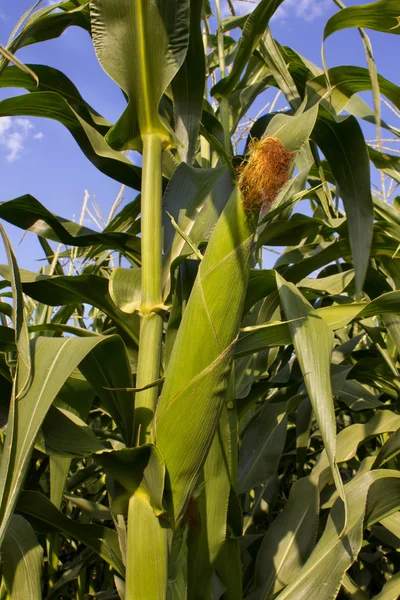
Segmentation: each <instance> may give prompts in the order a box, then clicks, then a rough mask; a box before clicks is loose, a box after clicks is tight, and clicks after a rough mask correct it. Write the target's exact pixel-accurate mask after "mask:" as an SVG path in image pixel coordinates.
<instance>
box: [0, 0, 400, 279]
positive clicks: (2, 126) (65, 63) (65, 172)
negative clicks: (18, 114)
mask: <svg viewBox="0 0 400 600" xmlns="http://www.w3.org/2000/svg"><path fill="white" fill-rule="evenodd" d="M221 2H222V5H225V8H224V11H225V15H226V16H227V15H228V10H227V2H226V0H221ZM31 3H32V0H1V4H0V43H1V44H3V45H5V44H6V42H7V39H8V36H9V34H10V32H11V30H12V28H13V27H14V25H15V23H16V22H17V20H18V18H19V17H20V16H21V14H22V13H23V12H24V11H26V10H27V9H28V8H30V6H31ZM45 3H46V0H44V2H43V5H44V4H45ZM48 3H50V2H48ZM363 3H364V2H362V1H359V0H352V2H351V4H363ZM233 4H234V6H235V9H236V10H237V12H241V13H243V12H249V10H251V9H252V8H253V7H254V4H255V3H254V2H250V1H240V0H234V1H233ZM336 11H337V7H336V6H335V5H334V3H333V1H332V0H285V2H284V3H283V5H282V7H281V8H280V9H279V11H278V12H277V14H276V15H275V17H274V19H273V21H272V23H271V29H272V33H273V35H274V36H275V38H276V39H277V40H278V41H279V42H280V43H281V44H284V45H289V46H292V47H293V48H294V49H295V50H297V51H298V52H300V53H301V54H303V55H304V56H306V57H307V58H308V59H309V60H312V61H313V62H315V63H317V64H318V65H321V40H322V31H323V26H324V24H325V22H326V20H327V18H328V17H329V16H330V15H331V14H333V13H334V12H336ZM369 33H370V38H371V41H372V44H373V48H374V53H375V57H376V62H377V65H378V70H379V72H380V73H381V74H382V75H384V76H385V77H387V78H389V79H391V80H392V81H394V83H396V84H397V85H400V74H399V70H398V56H399V50H400V45H399V42H400V40H399V37H398V36H389V35H385V34H380V33H376V32H369ZM326 50H327V60H328V65H329V66H330V67H332V66H336V65H340V64H343V65H346V64H355V65H360V66H365V56H364V50H363V46H362V43H361V40H360V36H359V34H358V33H357V31H355V30H347V31H343V32H339V33H336V34H334V35H333V36H332V37H331V38H330V39H328V41H327V44H326ZM18 57H19V58H20V60H22V61H23V62H25V63H33V64H35V63H36V64H47V65H50V66H52V67H55V68H57V69H60V70H61V71H63V72H64V73H65V74H66V75H67V76H68V77H70V79H71V80H72V81H73V82H74V83H75V85H76V86H77V87H78V89H79V90H80V92H81V94H82V96H83V97H84V98H85V100H86V101H87V102H89V103H90V104H91V105H92V106H93V107H94V108H96V110H98V111H99V112H100V113H101V114H103V115H104V116H105V117H106V118H107V119H109V120H110V121H111V122H115V121H116V119H117V118H118V117H119V116H120V114H121V112H122V111H123V109H124V106H125V101H124V99H123V96H122V94H121V92H120V91H119V89H118V88H117V86H116V85H115V84H114V83H113V82H112V81H111V80H110V79H109V78H108V77H107V75H106V74H105V73H104V72H103V71H102V69H101V68H100V66H99V64H98V62H97V59H96V56H95V54H94V51H93V48H92V44H91V40H90V38H89V36H88V35H87V34H86V33H85V32H83V31H81V30H79V29H77V28H70V29H68V30H67V31H66V32H65V33H64V35H63V36H62V37H61V38H59V39H57V40H54V41H49V42H45V43H42V44H36V45H33V46H29V47H28V48H24V49H22V50H21V51H19V52H18ZM20 93H21V90H10V89H5V90H4V89H2V90H0V100H1V99H3V98H6V97H9V96H11V95H16V94H20ZM368 97H369V96H368V95H364V98H366V99H368ZM390 122H392V123H393V124H394V125H397V126H398V125H399V124H398V123H396V122H395V117H394V116H393V115H392V116H391V118H390ZM366 135H367V137H371V138H372V137H374V133H373V128H372V127H371V128H368V129H367V130H366ZM0 174H1V187H0V202H3V201H7V200H11V199H13V198H16V197H18V196H20V195H22V194H25V193H30V194H32V195H33V196H35V197H36V198H37V199H38V200H39V201H40V202H42V204H44V205H45V206H46V207H47V208H48V209H49V210H51V211H52V212H54V213H56V214H59V215H61V216H63V217H65V218H69V219H74V218H75V220H79V216H80V212H81V207H82V202H83V198H84V195H85V190H87V191H88V192H89V194H90V200H89V207H91V202H92V200H93V198H95V199H96V201H97V203H98V205H99V207H100V209H101V211H102V213H103V215H104V216H107V215H108V212H109V210H110V208H111V206H112V204H113V202H114V200H115V197H116V196H117V194H118V192H119V189H120V185H119V184H118V183H117V182H115V181H113V180H111V179H109V178H108V177H106V176H105V175H103V174H101V173H100V172H99V171H97V169H96V168H95V167H94V166H93V165H92V164H91V163H90V162H89V161H88V160H87V159H86V158H85V156H84V155H83V154H82V153H81V151H80V149H79V147H78V146H77V144H76V142H75V141H74V139H73V138H72V137H71V135H70V134H69V132H68V131H67V130H66V129H65V128H63V126H62V125H60V124H58V123H56V122H54V121H49V120H45V119H36V118H29V119H23V118H19V119H8V118H3V119H1V118H0ZM134 195H135V192H134V191H133V190H129V189H127V190H126V191H125V194H124V201H125V202H128V201H130V200H132V199H133V197H134ZM91 210H92V212H93V209H91ZM85 223H86V224H87V225H88V226H91V227H93V228H94V229H96V228H97V227H96V224H94V223H93V222H92V223H89V221H86V222H85ZM5 225H6V230H7V232H8V233H9V235H10V237H11V240H12V243H13V245H14V248H15V251H16V254H17V257H18V260H19V263H20V267H22V268H27V269H31V270H38V268H39V267H40V264H41V263H39V262H38V259H39V258H42V256H43V254H42V250H41V248H40V246H39V244H38V242H37V240H36V238H35V236H34V235H33V234H31V233H29V232H28V233H27V234H26V235H23V232H21V231H20V230H18V229H16V228H14V227H12V226H10V225H9V224H7V223H6V224H5ZM0 253H1V255H0V262H4V260H5V255H4V251H3V249H0Z"/></svg>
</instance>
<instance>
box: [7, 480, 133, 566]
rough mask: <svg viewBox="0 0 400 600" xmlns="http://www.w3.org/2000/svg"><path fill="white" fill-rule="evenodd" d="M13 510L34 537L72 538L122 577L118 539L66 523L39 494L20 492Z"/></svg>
mask: <svg viewBox="0 0 400 600" xmlns="http://www.w3.org/2000/svg"><path fill="white" fill-rule="evenodd" d="M17 510H18V512H19V513H22V515H24V517H25V518H26V519H28V520H29V521H30V522H31V524H32V526H33V527H34V529H36V531H38V533H42V532H43V531H44V532H45V533H59V532H61V533H63V534H64V535H65V536H67V537H72V538H74V539H76V540H78V541H80V542H81V543H82V544H85V545H86V546H87V547H88V548H91V549H92V550H93V552H95V553H96V554H98V555H99V556H100V557H101V558H102V559H103V560H105V561H106V562H107V563H108V564H109V565H111V567H112V568H113V569H115V570H116V572H117V573H119V574H120V575H122V576H123V575H124V566H123V562H122V556H121V550H120V547H119V544H118V535H117V533H116V532H115V531H114V530H113V529H109V528H108V527H104V526H103V525H88V524H85V523H80V522H78V521H73V520H72V519H69V518H68V517H66V516H65V515H63V513H62V512H61V511H59V510H58V509H57V508H56V507H55V506H54V505H53V504H52V503H51V502H50V500H48V499H47V498H46V496H44V495H43V494H39V493H38V492H33V491H22V492H21V494H20V496H19V499H18V503H17Z"/></svg>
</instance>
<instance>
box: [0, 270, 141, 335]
mask: <svg viewBox="0 0 400 600" xmlns="http://www.w3.org/2000/svg"><path fill="white" fill-rule="evenodd" d="M20 272H21V278H22V281H23V284H22V287H23V290H24V292H25V294H28V296H31V298H34V299H35V300H38V301H39V302H43V303H44V304H47V305H49V306H60V305H64V304H78V303H80V302H87V303H88V304H90V305H92V306H97V308H99V309H100V310H103V311H104V312H105V313H106V315H108V316H109V317H110V318H111V319H112V320H113V321H114V322H115V324H116V325H118V326H119V327H120V328H121V329H122V330H123V331H124V332H125V333H126V334H127V335H128V336H129V338H130V339H132V340H133V341H134V342H135V343H136V344H137V343H138V339H139V318H138V316H137V315H129V316H127V315H126V314H125V313H123V312H122V311H121V310H120V309H119V308H118V307H117V306H115V304H114V303H113V301H112V299H111V297H110V295H109V293H108V280H107V279H105V278H104V277H98V276H96V275H77V276H70V277H69V276H66V275H61V276H54V277H50V276H48V275H38V274H37V273H32V272H31V271H25V270H21V271H20ZM0 274H1V275H2V276H3V277H5V278H6V279H9V270H8V268H7V267H5V266H4V265H0Z"/></svg>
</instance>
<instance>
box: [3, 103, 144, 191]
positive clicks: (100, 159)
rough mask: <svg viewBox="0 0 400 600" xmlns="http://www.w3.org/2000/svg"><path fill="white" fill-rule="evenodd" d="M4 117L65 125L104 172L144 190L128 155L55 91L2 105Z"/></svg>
mask: <svg viewBox="0 0 400 600" xmlns="http://www.w3.org/2000/svg"><path fill="white" fill-rule="evenodd" d="M0 116H1V117H5V116H30V117H43V118H47V119H53V120H56V121H59V122H60V123H61V124H62V125H64V126H65V127H66V128H67V129H68V130H69V132H70V133H71V135H72V136H73V137H74V139H75V141H76V142H77V144H78V145H79V147H80V148H81V150H82V152H83V153H84V154H85V156H86V157H87V158H88V159H89V160H90V161H91V162H92V163H93V164H94V165H95V167H97V168H98V169H99V170H100V171H101V172H102V173H104V174H105V175H108V176H109V177H112V178H113V179H116V180H117V181H120V182H121V183H124V184H126V185H128V186H129V187H132V188H134V189H140V185H141V180H140V171H139V170H138V167H135V166H134V165H133V164H132V163H131V162H130V160H129V159H128V158H126V156H124V155H123V154H120V153H119V152H116V151H115V150H112V149H111V148H110V146H109V145H108V144H107V142H106V141H105V139H104V137H103V136H102V135H101V133H99V132H98V131H97V129H95V128H94V127H93V126H92V125H90V123H87V122H86V121H85V120H84V119H82V117H80V116H79V114H78V113H77V112H76V111H75V110H74V109H73V108H72V107H71V106H70V105H69V104H68V102H67V100H65V99H64V98H63V96H61V95H60V94H57V93H55V92H35V93H32V94H24V95H22V96H16V97H14V98H7V99H6V100H3V101H2V102H0Z"/></svg>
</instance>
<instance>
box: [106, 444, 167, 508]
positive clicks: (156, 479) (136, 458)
mask: <svg viewBox="0 0 400 600" xmlns="http://www.w3.org/2000/svg"><path fill="white" fill-rule="evenodd" d="M96 459H97V460H98V461H99V462H100V463H101V464H102V465H103V466H104V468H105V469H106V471H108V472H109V473H110V474H111V475H112V476H113V477H114V478H115V479H116V480H117V481H119V483H120V484H121V485H122V486H124V488H125V489H126V490H127V491H128V493H129V496H133V495H135V494H139V495H140V494H142V495H145V496H146V497H147V498H148V500H149V502H150V504H151V506H152V510H154V512H155V514H156V515H160V514H162V513H163V512H164V508H163V493H164V478H165V464H164V460H163V457H162V456H161V453H160V451H159V450H158V448H157V447H156V446H154V445H153V444H144V445H142V446H138V447H137V448H122V449H121V450H103V451H100V452H98V453H97V454H96ZM114 512H115V511H114Z"/></svg>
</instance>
